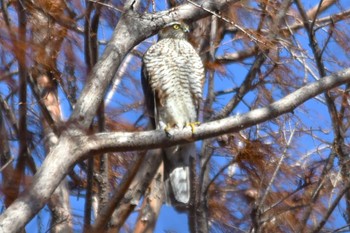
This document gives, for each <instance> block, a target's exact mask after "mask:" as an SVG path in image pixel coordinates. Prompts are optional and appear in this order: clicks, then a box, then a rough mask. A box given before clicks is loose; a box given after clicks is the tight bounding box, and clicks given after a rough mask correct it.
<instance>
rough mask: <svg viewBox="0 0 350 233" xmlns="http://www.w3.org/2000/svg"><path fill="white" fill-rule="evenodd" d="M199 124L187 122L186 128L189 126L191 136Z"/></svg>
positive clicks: (197, 122)
mask: <svg viewBox="0 0 350 233" xmlns="http://www.w3.org/2000/svg"><path fill="white" fill-rule="evenodd" d="M200 124H201V123H200V122H199V121H195V122H189V123H187V124H186V126H190V127H191V129H192V134H194V131H195V129H196V126H198V125H200Z"/></svg>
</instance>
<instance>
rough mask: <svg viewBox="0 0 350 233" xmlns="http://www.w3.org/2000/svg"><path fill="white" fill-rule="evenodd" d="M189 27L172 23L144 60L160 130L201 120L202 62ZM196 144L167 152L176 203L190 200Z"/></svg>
mask: <svg viewBox="0 0 350 233" xmlns="http://www.w3.org/2000/svg"><path fill="white" fill-rule="evenodd" d="M186 27H187V25H185V24H183V23H181V22H180V23H179V22H176V23H173V24H170V25H167V26H166V27H165V28H164V29H162V31H161V32H160V40H159V41H158V42H157V43H156V44H154V45H152V46H151V47H150V48H149V49H148V50H147V52H146V53H145V55H144V57H143V72H142V74H143V76H142V83H143V88H144V93H145V100H146V104H147V108H148V112H149V114H150V116H151V118H152V119H153V122H154V125H155V127H156V128H158V129H165V128H166V127H179V128H182V127H184V126H186V124H187V123H193V122H195V121H197V118H198V108H199V103H200V101H201V98H202V84H203V80H204V68H203V64H202V61H201V59H200V57H199V55H198V54H197V52H196V51H195V49H194V48H193V47H192V45H191V44H190V43H189V42H188V41H187V40H186V39H185V38H186V37H185V33H186ZM195 153H196V152H195V144H194V143H189V144H186V145H181V146H176V147H171V148H167V149H165V154H166V161H165V165H166V166H165V167H166V170H167V172H168V173H169V174H168V178H169V183H170V186H171V189H172V192H173V194H174V197H175V200H176V201H178V202H181V203H185V204H187V203H188V201H189V198H190V183H189V158H190V156H195Z"/></svg>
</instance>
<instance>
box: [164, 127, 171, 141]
mask: <svg viewBox="0 0 350 233" xmlns="http://www.w3.org/2000/svg"><path fill="white" fill-rule="evenodd" d="M164 132H165V134H166V136H167V137H169V138H170V137H172V136H173V133H172V132H171V126H170V125H167V126H166V127H165V128H164Z"/></svg>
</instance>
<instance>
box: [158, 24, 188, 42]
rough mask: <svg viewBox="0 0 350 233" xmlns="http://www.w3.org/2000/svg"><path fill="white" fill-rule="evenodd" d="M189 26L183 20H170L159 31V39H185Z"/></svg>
mask: <svg viewBox="0 0 350 233" xmlns="http://www.w3.org/2000/svg"><path fill="white" fill-rule="evenodd" d="M189 31H190V28H189V26H188V25H187V24H185V23H184V22H172V23H168V24H167V25H165V26H164V27H163V28H162V29H161V30H160V31H159V39H160V40H161V39H164V38H173V39H186V38H187V33H188V32H189Z"/></svg>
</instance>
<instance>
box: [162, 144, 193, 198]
mask: <svg viewBox="0 0 350 233" xmlns="http://www.w3.org/2000/svg"><path fill="white" fill-rule="evenodd" d="M195 154H196V145H195V143H189V144H185V145H180V146H174V147H170V148H167V149H166V150H165V156H166V158H165V168H164V169H165V192H166V202H167V204H173V205H176V204H180V205H183V204H185V205H187V204H188V203H189V201H190V196H191V188H190V157H191V156H192V157H194V156H195ZM174 199H175V200H174Z"/></svg>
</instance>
